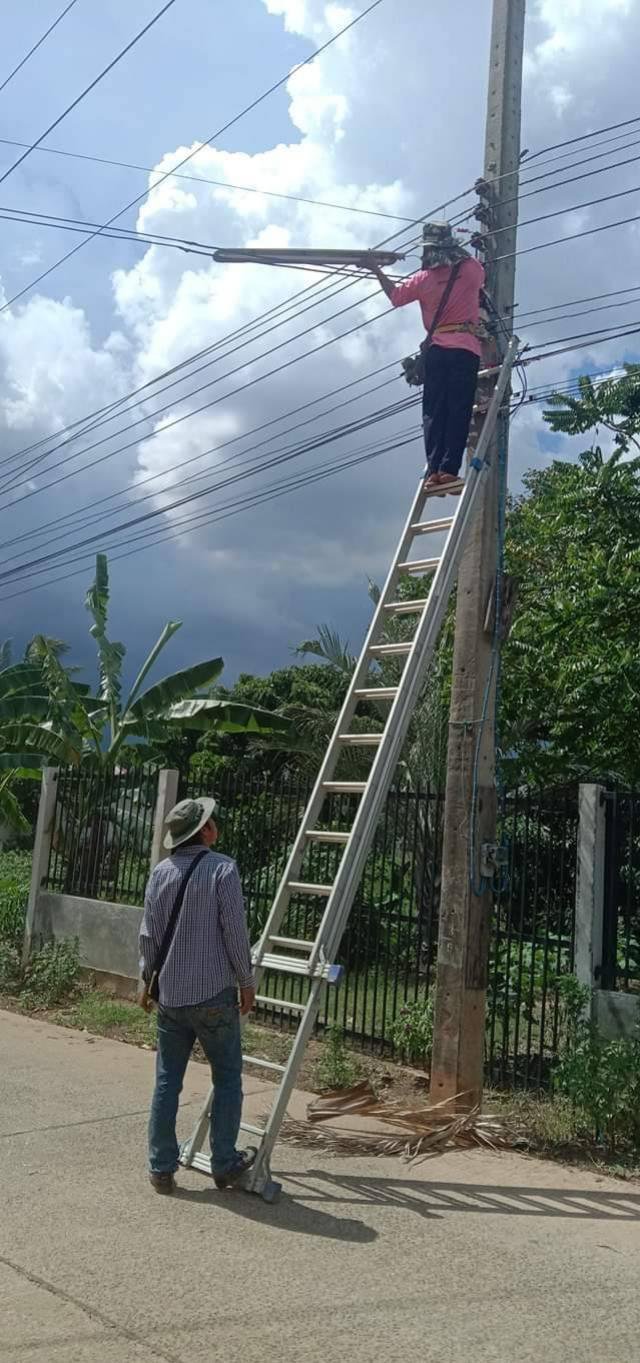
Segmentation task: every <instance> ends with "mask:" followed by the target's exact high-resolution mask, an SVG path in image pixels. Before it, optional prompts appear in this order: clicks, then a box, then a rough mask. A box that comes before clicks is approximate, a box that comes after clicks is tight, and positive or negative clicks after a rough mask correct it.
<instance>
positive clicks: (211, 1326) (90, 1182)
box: [0, 1013, 640, 1363]
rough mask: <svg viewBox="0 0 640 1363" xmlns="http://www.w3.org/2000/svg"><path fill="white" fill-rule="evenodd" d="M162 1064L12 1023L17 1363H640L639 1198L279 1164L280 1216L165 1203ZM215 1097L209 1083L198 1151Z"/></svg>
mask: <svg viewBox="0 0 640 1363" xmlns="http://www.w3.org/2000/svg"><path fill="white" fill-rule="evenodd" d="M153 1062H154V1057H153V1055H152V1054H150V1053H149V1052H146V1051H140V1050H136V1049H135V1048H133V1047H129V1046H125V1045H121V1044H119V1043H118V1042H112V1041H106V1040H102V1039H100V1038H98V1039H94V1038H90V1037H88V1036H87V1035H86V1034H81V1033H77V1032H71V1031H66V1030H64V1029H62V1028H57V1027H53V1026H51V1025H50V1024H47V1023H39V1022H33V1021H31V1020H29V1019H26V1018H21V1017H18V1016H16V1015H14V1014H9V1013H1V1014H0V1098H1V1102H0V1114H1V1115H0V1138H1V1140H2V1153H3V1156H4V1158H3V1159H2V1175H1V1179H2V1217H1V1226H0V1300H1V1301H2V1308H3V1309H2V1312H1V1313H0V1359H2V1363H40V1360H42V1363H143V1360H145V1363H205V1360H206V1363H211V1361H212V1360H218V1359H220V1360H221V1363H222V1360H224V1363H236V1360H238V1361H240V1360H241V1363H271V1361H272V1360H273V1363H276V1361H277V1363H294V1360H295V1363H298V1360H299V1361H300V1363H338V1360H340V1363H345V1360H346V1361H347V1363H360V1361H361V1360H362V1363H365V1360H366V1363H371V1360H373V1359H376V1358H378V1357H379V1358H381V1359H383V1360H384V1363H400V1361H402V1363H412V1360H413V1359H416V1360H417V1359H418V1358H420V1359H424V1360H427V1363H534V1361H535V1363H583V1360H584V1363H586V1360H589V1361H590V1363H591V1360H593V1361H594V1363H635V1360H637V1359H639V1358H640V1342H639V1341H640V1303H639V1298H638V1262H639V1259H640V1189H638V1188H637V1187H635V1186H631V1185H625V1184H624V1183H618V1182H615V1181H613V1180H610V1179H604V1178H601V1177H596V1176H592V1175H589V1174H587V1173H582V1172H578V1171H575V1170H569V1169H567V1170H565V1169H561V1168H559V1167H557V1166H555V1165H550V1164H543V1163H540V1162H537V1161H533V1160H527V1159H525V1158H523V1157H518V1156H514V1155H496V1156H493V1155H487V1154H483V1153H480V1152H478V1153H476V1152H472V1153H465V1154H456V1155H453V1156H452V1155H447V1156H442V1157H440V1158H437V1159H435V1160H432V1161H429V1162H427V1163H424V1164H421V1165H419V1166H417V1167H412V1168H408V1167H407V1166H406V1165H405V1164H403V1163H402V1161H400V1160H397V1159H378V1160H375V1159H366V1160H363V1159H360V1158H352V1157H349V1158H332V1157H329V1156H326V1155H324V1154H322V1155H321V1154H319V1153H318V1151H315V1150H306V1149H302V1148H297V1147H296V1148H294V1147H290V1146H287V1145H282V1146H280V1147H279V1148H278V1149H277V1151H276V1159H275V1160H274V1173H275V1174H276V1175H277V1176H278V1177H280V1178H282V1179H283V1181H284V1186H285V1192H284V1194H283V1197H282V1200H281V1202H280V1203H279V1204H278V1205H277V1206H275V1207H268V1206H266V1205H265V1204H264V1203H262V1202H261V1201H260V1200H259V1199H257V1198H254V1197H252V1196H250V1195H248V1194H246V1193H241V1192H227V1193H217V1192H216V1191H215V1189H214V1188H213V1187H212V1185H211V1184H210V1183H208V1182H207V1180H206V1179H205V1178H203V1177H202V1176H201V1175H199V1174H196V1173H188V1172H186V1171H184V1172H183V1173H182V1174H181V1175H180V1183H181V1188H180V1193H179V1195H178V1196H176V1197H175V1198H174V1199H169V1198H159V1197H157V1196H156V1195H155V1194H154V1193H153V1192H152V1190H151V1188H150V1187H149V1184H148V1182H147V1179H146V1173H145V1127H146V1115H147V1105H148V1101H149V1097H150V1093H151V1087H152V1081H153ZM248 1087H249V1088H251V1089H252V1091H253V1092H254V1093H255V1092H256V1091H257V1090H259V1088H260V1087H261V1086H260V1085H259V1084H258V1083H257V1082H256V1081H253V1080H249V1081H248ZM206 1089H207V1073H206V1070H205V1069H204V1067H202V1066H198V1065H192V1066H191V1067H190V1070H189V1074H188V1078H187V1083H186V1086H185V1093H184V1102H185V1106H184V1108H183V1117H182V1122H181V1130H182V1133H183V1134H185V1135H186V1134H188V1131H189V1129H190V1127H191V1125H192V1123H193V1120H194V1116H195V1114H196V1112H197V1110H198V1106H199V1104H200V1102H201V1101H202V1099H203V1097H204V1095H205V1093H206ZM254 1101H255V1102H259V1098H256V1099H255V1100H254Z"/></svg>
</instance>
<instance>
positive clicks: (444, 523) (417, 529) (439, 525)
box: [411, 516, 453, 535]
mask: <svg viewBox="0 0 640 1363" xmlns="http://www.w3.org/2000/svg"><path fill="white" fill-rule="evenodd" d="M452 525H453V516H445V517H444V518H443V519H442V520H439V521H416V523H415V525H412V526H411V529H412V531H413V534H414V535H437V534H439V533H440V531H441V530H450V529H451V526H452Z"/></svg>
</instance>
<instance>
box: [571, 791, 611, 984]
mask: <svg viewBox="0 0 640 1363" xmlns="http://www.w3.org/2000/svg"><path fill="white" fill-rule="evenodd" d="M604 797H605V791H604V787H603V786H598V785H591V784H589V785H581V786H580V787H579V795H578V810H579V821H578V855H577V867H576V929H575V942H576V949H575V953H576V954H575V973H576V976H577V978H578V979H579V981H580V983H581V984H585V985H587V986H588V988H589V989H596V988H598V987H599V980H600V968H601V966H602V933H603V915H604V876H605V825H606V808H605V798H604Z"/></svg>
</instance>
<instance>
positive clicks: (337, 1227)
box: [174, 1176, 378, 1245]
mask: <svg viewBox="0 0 640 1363" xmlns="http://www.w3.org/2000/svg"><path fill="white" fill-rule="evenodd" d="M287 1177H289V1176H287ZM290 1181H291V1180H290ZM174 1198H175V1200H176V1201H181V1202H197V1203H199V1204H200V1206H202V1205H203V1204H204V1205H207V1204H208V1205H209V1206H211V1208H212V1209H213V1210H215V1211H220V1212H228V1213H230V1214H231V1215H232V1216H240V1217H242V1218H243V1219H244V1220H245V1221H253V1222H255V1223H256V1224H257V1225H264V1226H268V1227H269V1229H270V1230H283V1231H288V1232H289V1233H290V1234H294V1235H315V1236H317V1237H319V1238H320V1239H325V1240H343V1241H349V1242H351V1243H353V1244H359V1245H367V1244H373V1242H374V1240H377V1239H378V1232H377V1231H376V1230H374V1229H373V1227H372V1226H367V1225H366V1224H365V1222H364V1221H359V1220H357V1219H355V1218H347V1217H343V1216H333V1214H332V1213H331V1212H325V1211H321V1210H320V1208H319V1207H317V1206H316V1205H315V1204H314V1206H313V1207H310V1206H308V1205H307V1203H308V1202H309V1200H310V1199H309V1198H307V1197H306V1196H305V1197H302V1198H298V1197H295V1196H292V1194H291V1193H289V1192H285V1191H284V1189H283V1191H282V1193H281V1195H280V1197H279V1198H278V1201H277V1202H274V1203H266V1202H263V1201H262V1199H261V1198H260V1197H258V1196H257V1195H256V1194H254V1193H247V1192H245V1191H243V1189H241V1188H237V1189H227V1190H226V1191H225V1192H217V1191H216V1190H215V1189H214V1188H213V1187H211V1186H210V1185H207V1186H206V1187H204V1188H186V1187H185V1186H184V1185H180V1186H179V1187H177V1188H176V1191H175V1193H174ZM335 1200H336V1201H340V1200H341V1199H335Z"/></svg>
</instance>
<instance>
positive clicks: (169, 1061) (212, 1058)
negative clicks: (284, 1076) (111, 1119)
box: [149, 989, 242, 1174]
mask: <svg viewBox="0 0 640 1363" xmlns="http://www.w3.org/2000/svg"><path fill="white" fill-rule="evenodd" d="M196 1040H197V1041H199V1042H200V1045H201V1046H202V1049H203V1051H204V1053H205V1055H206V1057H207V1060H208V1061H209V1064H210V1065H211V1075H212V1078H213V1083H214V1089H213V1106H212V1109H211V1164H212V1168H213V1172H214V1174H223V1173H225V1172H226V1171H227V1169H230V1168H231V1165H232V1164H233V1161H234V1158H235V1153H236V1140H237V1137H238V1130H239V1128H240V1114H241V1111H242V1045H241V1041H240V1015H239V1012H238V1001H237V992H236V990H235V989H223V990H222V992H221V993H220V994H217V995H216V997H215V998H213V999H209V1000H207V1002H206V1003H198V1004H196V1005H194V1006H193V1007H188V1008H165V1007H163V1006H161V1007H160V1008H159V1009H158V1051H157V1055H156V1086H155V1090H154V1094H153V1100H152V1103H151V1113H150V1116H149V1169H150V1171H151V1173H152V1174H164V1173H175V1171H176V1169H177V1168H178V1157H179V1149H178V1142H177V1140H176V1117H177V1115H178V1099H179V1097H180V1094H181V1092H182V1083H183V1080H184V1076H185V1071H186V1068H187V1065H188V1063H189V1057H190V1055H191V1052H192V1050H193V1047H194V1045H195V1042H196Z"/></svg>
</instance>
